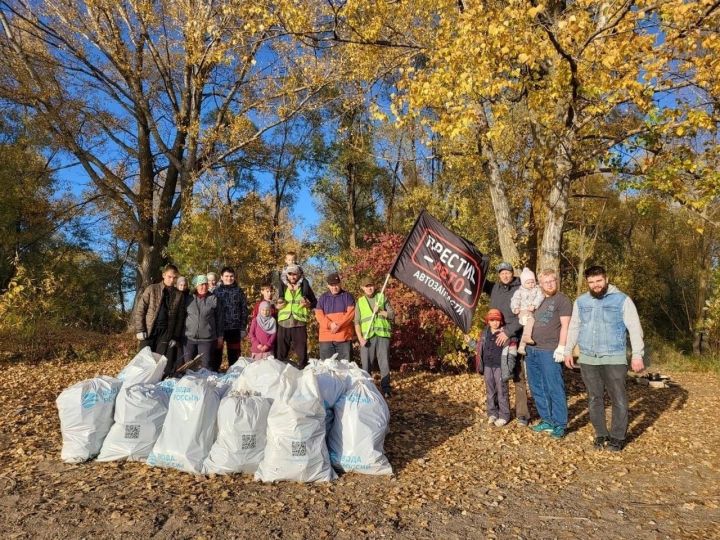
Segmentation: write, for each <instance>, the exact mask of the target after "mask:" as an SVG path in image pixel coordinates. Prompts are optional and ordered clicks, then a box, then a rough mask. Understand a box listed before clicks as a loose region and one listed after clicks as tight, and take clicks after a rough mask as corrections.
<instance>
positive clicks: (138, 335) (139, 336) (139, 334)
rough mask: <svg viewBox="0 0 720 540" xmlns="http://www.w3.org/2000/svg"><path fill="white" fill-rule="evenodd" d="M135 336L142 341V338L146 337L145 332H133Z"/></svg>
mask: <svg viewBox="0 0 720 540" xmlns="http://www.w3.org/2000/svg"><path fill="white" fill-rule="evenodd" d="M135 338H136V339H137V340H138V341H142V340H143V339H147V333H145V332H138V333H137V334H135Z"/></svg>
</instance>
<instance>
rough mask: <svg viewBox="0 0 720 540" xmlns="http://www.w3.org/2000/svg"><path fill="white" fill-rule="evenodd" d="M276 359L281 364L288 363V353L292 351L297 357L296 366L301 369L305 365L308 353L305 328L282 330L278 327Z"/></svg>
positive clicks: (295, 327) (296, 327)
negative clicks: (280, 361) (281, 362)
mask: <svg viewBox="0 0 720 540" xmlns="http://www.w3.org/2000/svg"><path fill="white" fill-rule="evenodd" d="M275 345H276V347H277V358H278V360H282V361H283V362H288V361H289V360H290V359H289V358H288V356H289V355H290V351H294V352H295V354H297V357H298V364H297V366H298V367H299V368H300V369H302V368H304V367H305V366H306V365H307V361H308V351H307V327H306V326H294V327H293V328H284V327H282V326H278V330H277V342H276V344H275Z"/></svg>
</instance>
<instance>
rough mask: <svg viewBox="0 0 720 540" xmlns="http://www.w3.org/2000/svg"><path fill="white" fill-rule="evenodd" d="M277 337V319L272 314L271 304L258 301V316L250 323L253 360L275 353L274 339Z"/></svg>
mask: <svg viewBox="0 0 720 540" xmlns="http://www.w3.org/2000/svg"><path fill="white" fill-rule="evenodd" d="M276 338H277V321H276V320H275V317H273V316H272V304H270V302H267V301H263V302H261V303H260V309H259V310H258V316H257V317H255V318H254V319H253V320H252V323H250V343H251V344H252V346H251V348H250V353H251V356H252V358H253V359H254V360H261V359H263V358H267V357H269V356H274V355H275V339H276Z"/></svg>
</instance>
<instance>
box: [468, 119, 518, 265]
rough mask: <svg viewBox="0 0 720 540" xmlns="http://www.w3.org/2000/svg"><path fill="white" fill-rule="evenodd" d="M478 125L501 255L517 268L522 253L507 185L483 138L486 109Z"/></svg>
mask: <svg viewBox="0 0 720 540" xmlns="http://www.w3.org/2000/svg"><path fill="white" fill-rule="evenodd" d="M478 124H479V126H480V132H479V133H478V138H477V145H478V154H480V157H481V158H482V161H483V165H482V167H483V172H484V173H485V176H486V177H487V179H488V185H489V189H490V200H491V201H492V205H493V210H494V211H495V224H496V227H497V233H498V242H499V243H500V254H501V255H502V258H503V260H504V261H507V262H509V263H510V264H512V265H513V266H517V265H518V264H520V252H519V251H518V248H517V244H516V243H515V239H516V231H515V225H514V224H513V220H512V217H511V215H510V201H509V200H508V197H507V193H506V191H505V184H504V183H503V180H502V176H501V174H500V166H499V165H498V161H497V158H496V156H495V150H494V149H493V147H492V145H491V144H490V142H489V141H487V140H485V139H484V137H483V134H484V133H486V132H487V130H488V129H489V128H490V120H489V116H488V112H487V111H486V110H485V109H483V111H482V113H481V114H479V115H478Z"/></svg>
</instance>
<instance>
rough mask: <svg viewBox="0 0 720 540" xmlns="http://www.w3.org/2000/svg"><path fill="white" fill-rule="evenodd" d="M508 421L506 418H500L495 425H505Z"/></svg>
mask: <svg viewBox="0 0 720 540" xmlns="http://www.w3.org/2000/svg"><path fill="white" fill-rule="evenodd" d="M507 423H508V421H507V420H505V419H504V418H498V419H497V420H495V427H503V426H504V425H505V424H507Z"/></svg>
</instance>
